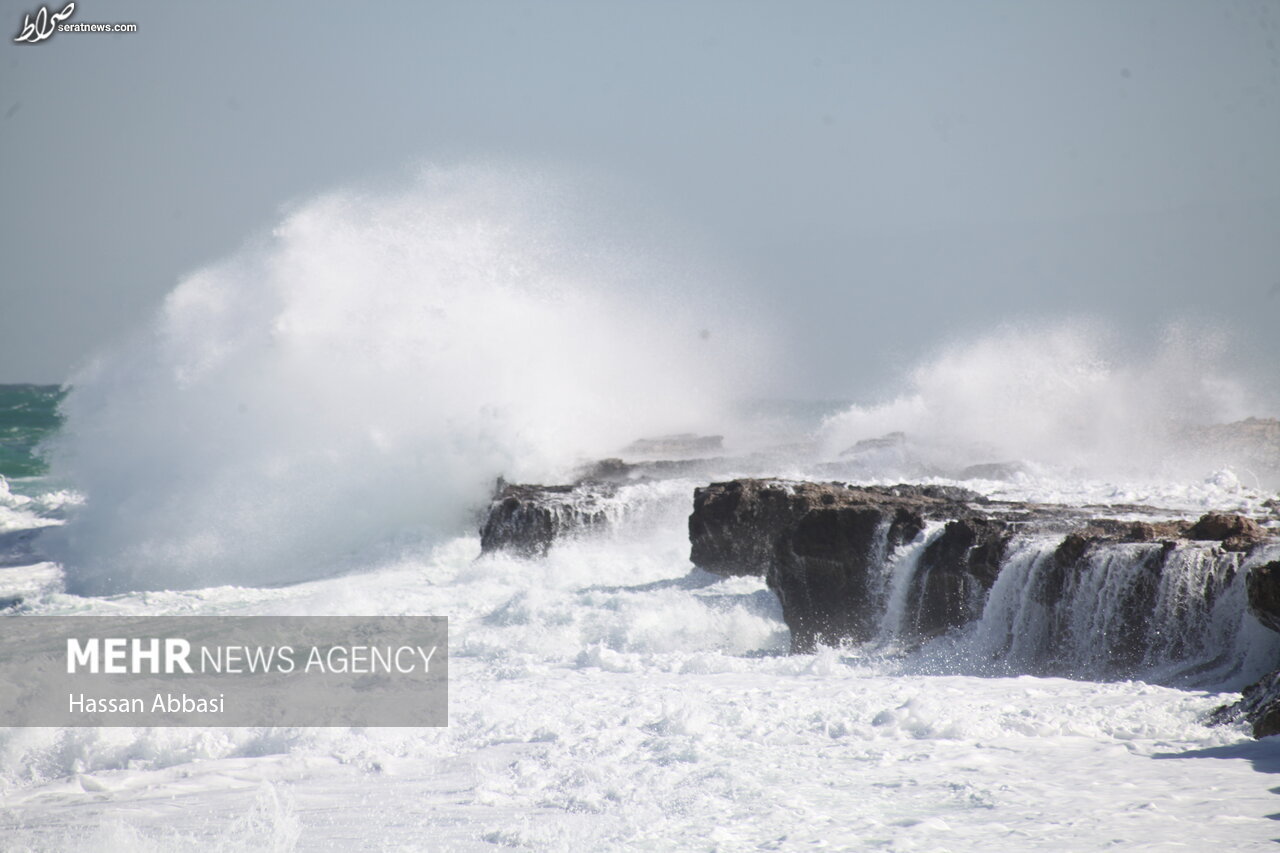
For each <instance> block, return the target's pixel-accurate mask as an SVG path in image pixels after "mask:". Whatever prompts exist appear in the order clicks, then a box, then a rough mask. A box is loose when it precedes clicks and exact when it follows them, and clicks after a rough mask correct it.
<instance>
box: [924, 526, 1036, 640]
mask: <svg viewBox="0 0 1280 853" xmlns="http://www.w3.org/2000/svg"><path fill="white" fill-rule="evenodd" d="M1012 535H1013V534H1012V531H1011V530H1010V529H1009V526H1008V524H1006V523H1004V522H999V521H993V520H991V519H987V518H979V517H976V516H971V517H967V518H963V519H958V520H956V521H950V522H948V523H947V526H946V527H945V528H944V529H943V531H942V534H941V535H940V536H938V537H937V538H936V539H934V540H933V541H932V542H930V543H929V546H928V547H927V548H926V549H925V551H924V554H923V555H921V557H920V567H919V569H917V571H916V574H915V577H914V579H913V581H912V586H911V592H910V593H909V601H910V602H911V603H912V605H913V606H912V607H910V608H909V611H908V612H909V613H910V614H911V625H910V626H909V627H910V628H911V629H912V630H913V631H914V633H915V634H916V635H917V636H920V637H936V636H938V635H940V634H944V633H946V632H947V631H949V630H951V629H953V628H959V627H961V626H962V625H965V624H967V623H969V622H971V621H972V620H974V619H976V618H978V617H979V616H980V615H982V605H983V603H984V602H985V600H986V593H987V592H988V591H989V590H990V589H991V586H992V584H994V583H995V580H996V576H997V575H998V574H999V573H1000V564H1001V561H1002V560H1003V559H1004V552H1005V548H1006V547H1007V546H1008V544H1009V540H1010V539H1011V538H1012Z"/></svg>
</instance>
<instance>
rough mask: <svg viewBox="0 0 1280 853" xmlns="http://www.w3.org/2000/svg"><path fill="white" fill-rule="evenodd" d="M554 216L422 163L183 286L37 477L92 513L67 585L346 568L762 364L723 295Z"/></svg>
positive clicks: (706, 399)
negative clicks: (504, 483) (49, 476)
mask: <svg viewBox="0 0 1280 853" xmlns="http://www.w3.org/2000/svg"><path fill="white" fill-rule="evenodd" d="M572 204H573V202H572V199H571V198H570V196H569V194H568V193H566V192H562V191H559V190H557V189H555V188H554V186H552V185H551V184H550V183H549V182H545V181H542V180H540V179H533V178H530V177H528V176H527V175H516V174H513V173H509V172H503V171H501V170H484V169H479V168H470V169H456V170H434V171H428V172H426V173H424V174H423V175H422V176H421V177H420V179H419V180H417V181H415V182H414V183H413V185H412V186H410V187H409V188H407V189H404V190H402V191H400V192H398V193H396V194H391V195H368V194H360V193H356V192H343V193H334V194H331V195H328V196H325V197H322V198H319V199H316V200H314V201H311V202H309V203H307V204H304V205H302V206H300V207H299V208H298V209H296V210H295V211H294V212H292V213H291V214H290V215H289V216H288V217H287V218H286V219H285V221H284V222H283V223H282V224H281V225H280V226H279V227H278V228H277V229H276V231H275V232H274V234H273V235H272V237H271V239H270V240H268V241H266V242H265V244H263V245H260V246H258V247H256V248H253V249H249V250H246V251H244V252H243V253H241V254H240V255H238V256H236V257H234V258H232V259H231V260H228V261H226V262H223V263H220V264H217V265H215V266H213V267H210V268H208V269H204V270H201V271H199V272H197V273H195V274H193V275H191V276H189V277H187V278H186V279H185V280H184V281H182V282H181V284H179V286H178V287H177V288H176V289H175V290H174V291H173V292H172V293H171V294H169V296H168V298H167V299H166V300H165V301H164V304H163V305H162V307H161V309H160V311H159V312H158V314H157V315H156V317H155V318H154V319H153V320H152V322H151V323H150V325H149V326H147V327H146V328H145V329H144V330H143V331H142V333H141V334H140V335H138V336H137V337H135V338H134V339H133V340H132V341H130V342H129V343H128V344H126V345H125V346H123V347H122V348H120V349H117V350H115V351H113V352H108V353H105V354H103V355H101V356H100V357H98V358H97V359H96V360H95V361H94V362H93V363H91V364H89V365H88V366H87V367H86V368H85V369H83V370H82V371H81V372H80V373H79V374H78V375H77V376H76V377H75V378H74V379H73V381H72V383H71V385H72V390H71V392H70V394H69V395H68V397H67V398H66V400H65V402H64V404H63V406H62V412H63V414H64V416H65V418H66V427H65V430H64V431H63V433H62V435H61V436H60V437H59V439H58V440H57V441H56V443H55V444H54V446H53V448H52V457H53V464H54V466H55V470H56V471H57V473H58V474H59V475H63V476H66V477H68V478H69V479H70V480H71V481H72V482H74V483H75V484H76V486H77V487H78V488H79V489H80V490H82V491H83V492H84V493H85V494H86V495H87V504H86V506H85V507H84V508H83V510H82V511H81V512H79V513H78V514H77V516H76V517H75V518H74V519H73V520H72V522H71V524H69V525H68V526H67V528H66V530H65V533H64V534H63V537H62V539H61V541H53V542H51V543H50V549H51V550H53V551H54V552H55V553H56V554H57V556H58V557H59V559H60V560H61V561H62V562H63V564H64V565H65V567H66V572H67V586H68V589H69V590H70V591H75V592H81V593H103V592H113V591H120V590H127V589H179V588H189V587H204V586H212V585H218V584H252V585H263V584H272V583H280V582H287V581H293V580H297V579H300V578H306V577H315V576H319V575H322V574H325V573H329V572H332V571H335V570H341V569H344V568H350V567H353V566H359V565H362V564H363V563H362V561H367V560H368V559H370V555H371V554H372V553H373V552H374V551H376V549H377V548H378V547H395V545H396V543H397V542H403V541H404V540H405V539H406V538H408V539H410V540H414V539H419V540H420V539H423V538H425V539H427V540H433V539H436V538H438V537H439V536H442V535H450V534H456V533H457V532H459V531H462V530H464V529H465V528H467V527H468V526H470V525H471V524H472V523H473V521H474V517H473V515H472V512H473V510H474V508H475V507H476V506H477V505H478V504H479V503H481V502H482V501H483V500H484V498H485V497H486V495H487V490H488V489H489V488H490V486H491V484H492V482H493V480H494V478H495V477H496V476H497V475H499V474H505V475H506V476H508V477H509V478H511V479H513V480H523V481H537V480H540V479H546V480H555V479H556V478H557V477H562V476H563V475H564V472H565V471H566V470H567V469H568V468H569V467H570V466H571V465H572V464H573V463H575V462H578V461H580V460H581V459H582V458H583V457H584V456H585V457H588V458H589V457H591V456H593V455H595V456H599V455H602V454H608V453H611V452H615V451H616V449H617V448H618V447H621V446H622V445H624V444H626V443H627V442H629V441H631V440H633V439H635V438H636V437H638V436H640V435H643V434H650V433H662V432H667V431H679V430H686V429H698V428H703V427H706V426H707V425H708V424H711V423H713V422H714V421H715V419H716V418H717V416H718V415H719V413H720V411H721V409H722V404H724V403H725V402H726V401H727V399H728V398H731V397H735V396H740V395H742V394H743V393H744V392H749V387H748V386H746V385H743V384H741V383H740V382H739V381H738V378H739V377H742V376H751V375H752V370H751V367H750V365H752V364H753V363H754V364H759V363H761V359H763V347H762V345H761V341H760V339H759V338H758V337H756V336H754V335H753V334H751V333H750V332H749V331H748V330H747V324H746V323H745V322H744V321H743V320H742V309H741V308H740V307H738V308H725V307H724V306H725V305H726V304H729V305H734V306H741V304H742V303H741V300H739V299H731V300H717V298H716V295H715V294H714V293H713V292H712V290H713V288H710V287H708V286H706V285H705V283H703V284H700V285H699V289H698V292H697V293H694V292H693V290H694V288H693V285H691V283H690V281H688V280H680V279H679V278H675V279H674V280H673V279H672V278H671V277H670V276H671V274H670V272H669V271H670V270H671V269H673V268H674V267H673V265H672V264H671V263H669V262H668V263H666V264H665V265H663V266H659V265H658V264H656V263H653V264H651V263H648V262H647V261H646V260H645V258H644V257H641V256H640V255H639V253H637V252H636V251H635V250H632V249H628V250H622V249H618V251H617V252H616V253H613V254H611V252H610V249H609V247H608V246H607V245H606V244H604V243H602V242H601V240H600V234H599V229H595V230H594V231H593V232H587V231H585V230H584V231H583V233H582V234H579V233H577V232H576V231H575V229H574V228H573V227H572V225H571V222H572V219H573V206H572ZM546 223H555V225H554V226H552V225H548V224H546ZM659 270H665V271H667V273H666V275H667V276H668V277H667V278H665V279H664V278H662V277H660V276H661V275H662V273H660V272H658V271H659ZM702 281H703V279H701V278H700V279H699V282H702ZM708 325H714V326H715V328H716V330H717V333H716V334H714V335H708V334H706V333H705V332H704V329H706V328H707V326H708ZM753 354H759V356H760V357H759V358H757V357H756V356H755V355H753ZM374 559H376V558H374Z"/></svg>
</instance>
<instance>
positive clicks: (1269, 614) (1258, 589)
mask: <svg viewBox="0 0 1280 853" xmlns="http://www.w3.org/2000/svg"><path fill="white" fill-rule="evenodd" d="M1245 589H1246V590H1247V591H1248V593H1249V612H1250V613H1252V614H1253V615H1254V617H1255V618H1256V619H1257V620H1258V621H1259V622H1261V623H1262V624H1263V625H1265V626H1267V627H1268V628H1270V629H1271V630H1272V631H1277V632H1280V560H1273V561H1271V562H1270V563H1267V564H1266V565H1263V566H1256V567H1255V568H1254V569H1253V571H1251V572H1249V574H1248V576H1247V577H1246V578H1245Z"/></svg>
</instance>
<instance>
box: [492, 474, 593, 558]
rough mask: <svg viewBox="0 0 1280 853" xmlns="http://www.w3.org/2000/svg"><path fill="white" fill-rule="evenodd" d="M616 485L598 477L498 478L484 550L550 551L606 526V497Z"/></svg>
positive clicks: (537, 553)
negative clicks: (546, 481)
mask: <svg viewBox="0 0 1280 853" xmlns="http://www.w3.org/2000/svg"><path fill="white" fill-rule="evenodd" d="M615 490H616V487H615V486H613V485H612V484H609V483H599V482H597V483H579V484H577V485H572V486H536V485H515V484H508V483H503V482H501V481H499V485H498V490H497V493H496V494H495V495H494V498H493V501H492V502H491V503H490V505H489V511H488V513H487V514H486V516H485V520H484V524H483V526H482V527H481V528H480V553H482V554H488V553H492V552H494V551H506V552H509V553H512V554H515V555H517V556H521V557H542V556H545V555H546V553H547V551H548V549H550V547H551V545H552V543H553V542H555V541H556V540H557V539H560V538H563V537H564V536H567V535H571V534H576V533H580V532H582V531H585V530H590V529H592V528H600V527H604V526H606V525H607V524H608V523H609V515H608V513H607V512H606V505H605V502H606V501H607V500H608V499H609V498H611V497H612V496H613V494H614V492H615Z"/></svg>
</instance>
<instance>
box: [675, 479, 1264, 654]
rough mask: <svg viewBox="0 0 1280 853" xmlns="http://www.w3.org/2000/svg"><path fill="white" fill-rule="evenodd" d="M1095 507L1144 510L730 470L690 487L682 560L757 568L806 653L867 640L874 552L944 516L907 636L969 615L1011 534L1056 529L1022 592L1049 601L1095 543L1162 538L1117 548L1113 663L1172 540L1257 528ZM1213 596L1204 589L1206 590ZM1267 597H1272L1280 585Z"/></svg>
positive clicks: (727, 569) (1144, 638)
mask: <svg viewBox="0 0 1280 853" xmlns="http://www.w3.org/2000/svg"><path fill="white" fill-rule="evenodd" d="M1097 511H1110V512H1114V513H1117V514H1131V513H1140V512H1144V511H1147V508H1143V507H1127V506H1126V507H1107V508H1094V507H1083V508H1070V507H1062V506H1047V505H1040V504H1026V503H1004V502H998V501H989V500H987V499H986V498H983V497H982V496H980V495H978V494H976V493H974V492H970V491H968V490H965V489H961V488H957V487H941V486H914V485H912V486H906V485H900V486H850V485H844V484H841V483H804V482H789V481H781V480H756V479H746V480H735V481H731V482H726V483H712V484H711V485H709V486H706V487H703V488H700V489H697V490H696V491H695V493H694V509H693V513H692V515H690V517H689V538H690V544H691V546H692V547H691V553H690V559H691V560H692V561H693V563H694V564H695V565H697V566H699V567H700V568H703V569H706V570H708V571H712V572H716V573H719V574H725V575H758V576H763V577H764V578H765V579H766V581H767V583H768V584H769V587H770V588H771V589H772V590H773V591H774V592H775V593H776V594H777V596H778V599H779V602H780V603H781V605H782V611H783V617H784V618H785V620H786V622H787V625H788V627H790V629H791V634H792V648H793V650H794V651H807V650H810V649H812V648H813V647H814V645H815V644H816V643H826V644H835V643H839V642H843V641H854V642H862V641H866V640H869V639H872V638H873V636H874V635H875V632H876V630H877V628H878V625H879V619H880V617H881V615H882V614H883V613H884V611H885V607H886V596H887V593H888V590H887V589H886V577H885V568H884V567H885V565H886V555H887V554H890V553H892V552H894V551H895V550H896V549H898V548H900V547H901V546H902V545H904V544H906V543H908V542H911V541H912V540H914V539H915V537H916V536H918V535H919V534H920V532H921V531H922V530H923V529H924V528H925V526H926V524H927V523H928V522H930V521H934V522H943V523H944V526H943V528H942V530H941V531H940V532H939V533H937V534H934V535H933V536H932V538H931V539H930V540H929V542H928V544H927V545H926V546H924V550H923V552H921V553H920V554H919V558H918V564H917V566H916V569H915V572H914V574H913V575H912V576H911V587H910V589H909V590H908V593H907V610H906V612H905V613H903V614H902V618H903V619H904V620H905V621H904V624H903V625H901V626H900V630H901V631H902V632H903V633H905V634H906V635H908V636H914V637H916V638H918V639H927V638H930V637H935V636H938V635H940V634H943V633H946V632H947V631H950V630H952V629H955V628H958V627H961V626H963V625H965V624H967V623H969V622H971V621H973V620H974V619H976V618H978V617H979V616H980V615H981V612H982V607H983V605H984V602H985V599H986V595H987V593H988V592H989V591H990V589H991V588H992V586H993V585H994V583H995V581H996V577H997V575H998V574H999V572H1000V569H1001V566H1002V565H1003V562H1004V559H1005V555H1006V551H1007V549H1008V546H1009V543H1010V541H1011V539H1013V537H1014V536H1016V535H1019V534H1028V533H1046V534H1063V539H1062V540H1061V544H1060V545H1059V546H1058V547H1057V549H1056V550H1055V552H1054V553H1053V555H1052V560H1051V561H1050V562H1049V563H1048V564H1047V565H1045V566H1044V567H1042V570H1041V571H1040V573H1039V574H1038V575H1037V583H1038V586H1037V587H1036V588H1034V589H1033V593H1032V594H1033V595H1035V596H1036V598H1037V600H1039V601H1041V602H1042V603H1043V604H1045V605H1046V607H1048V608H1050V609H1051V608H1052V606H1053V605H1054V604H1055V603H1056V602H1058V601H1060V600H1061V599H1062V597H1063V596H1064V594H1065V590H1066V589H1067V587H1068V585H1069V584H1070V583H1071V582H1072V579H1073V578H1075V577H1077V576H1079V575H1080V574H1081V573H1083V572H1085V571H1087V570H1088V569H1089V566H1090V560H1091V559H1092V558H1093V556H1094V555H1095V554H1096V553H1097V552H1098V549H1100V548H1105V547H1108V546H1112V545H1119V544H1126V543H1164V547H1162V548H1145V549H1140V550H1139V551H1137V552H1135V553H1134V554H1133V555H1131V557H1129V559H1136V560H1138V564H1137V565H1136V568H1135V571H1134V572H1133V574H1132V576H1131V578H1130V581H1129V584H1128V586H1127V587H1126V588H1125V590H1124V591H1123V600H1121V601H1120V603H1119V611H1118V612H1119V617H1120V618H1119V620H1118V622H1117V623H1116V624H1114V625H1112V627H1111V634H1112V635H1111V636H1110V637H1109V638H1108V641H1107V643H1108V645H1107V656H1108V661H1107V663H1108V664H1109V665H1110V666H1112V667H1113V668H1114V669H1115V670H1116V671H1123V670H1125V669H1126V668H1132V667H1133V666H1136V665H1137V664H1138V663H1139V662H1140V660H1141V659H1142V656H1143V654H1144V653H1145V652H1146V650H1147V645H1148V641H1149V639H1150V638H1149V637H1148V630H1147V629H1148V625H1149V620H1150V617H1151V614H1152V611H1153V609H1154V608H1155V607H1156V596H1157V591H1158V588H1159V583H1160V578H1161V572H1162V571H1163V568H1164V565H1165V562H1166V560H1167V559H1169V557H1170V554H1171V553H1172V552H1173V550H1174V549H1175V548H1176V547H1177V545H1178V543H1180V542H1183V543H1185V542H1186V541H1187V540H1188V539H1194V538H1200V539H1205V540H1213V541H1218V542H1222V543H1223V544H1222V547H1223V549H1224V550H1232V549H1234V550H1242V549H1244V548H1247V547H1251V546H1252V545H1253V544H1256V543H1257V542H1260V541H1263V540H1265V539H1266V538H1267V535H1268V534H1267V532H1266V531H1265V530H1264V529H1263V528H1261V527H1260V526H1259V525H1257V524H1256V522H1254V521H1253V520H1252V519H1248V518H1245V517H1242V516H1219V515H1209V516H1205V517H1204V518H1202V519H1200V520H1199V521H1198V522H1196V523H1195V524H1192V523H1190V522H1188V521H1180V520H1162V519H1158V518H1153V519H1151V520H1139V521H1134V520H1118V519H1112V518H1098V517H1094V516H1093V513H1094V512H1097ZM1232 571H1234V570H1232ZM1228 574H1230V572H1228ZM1229 581H1230V577H1225V580H1224V582H1229ZM1218 592H1219V590H1218V588H1217V586H1215V585H1210V586H1207V587H1206V589H1205V591H1204V594H1205V595H1206V596H1210V595H1216V594H1218ZM1275 595H1276V598H1277V599H1280V592H1277V593H1275ZM1277 612H1278V613H1280V610H1278V611H1277ZM1049 618H1051V619H1053V618H1058V617H1055V616H1053V614H1052V613H1050V615H1049ZM1278 618H1280V617H1278ZM1065 630H1068V628H1067V626H1066V625H1065V624H1063V625H1053V626H1050V631H1049V632H1048V633H1047V635H1046V636H1055V635H1057V634H1059V633H1060V632H1061V631H1065Z"/></svg>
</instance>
